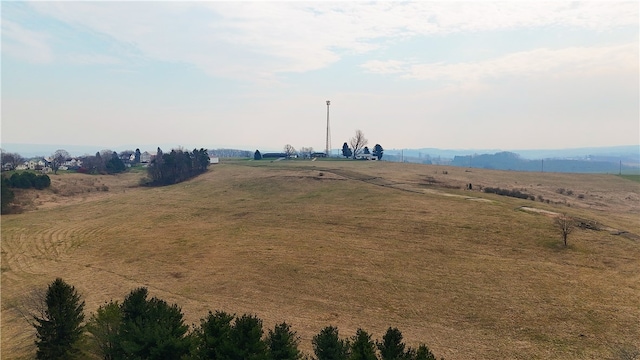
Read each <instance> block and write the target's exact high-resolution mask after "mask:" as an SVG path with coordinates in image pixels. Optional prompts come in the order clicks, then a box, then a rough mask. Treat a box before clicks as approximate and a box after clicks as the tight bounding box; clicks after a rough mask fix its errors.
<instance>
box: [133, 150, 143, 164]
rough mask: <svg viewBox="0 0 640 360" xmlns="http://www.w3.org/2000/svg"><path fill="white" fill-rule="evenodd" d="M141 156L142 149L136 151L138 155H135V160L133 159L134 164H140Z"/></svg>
mask: <svg viewBox="0 0 640 360" xmlns="http://www.w3.org/2000/svg"><path fill="white" fill-rule="evenodd" d="M140 156H142V153H141V152H140V149H136V153H135V155H134V158H133V163H134V164H140Z"/></svg>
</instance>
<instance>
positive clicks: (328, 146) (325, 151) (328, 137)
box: [324, 100, 331, 157]
mask: <svg viewBox="0 0 640 360" xmlns="http://www.w3.org/2000/svg"><path fill="white" fill-rule="evenodd" d="M329 105H331V101H329V100H327V142H326V144H325V148H324V153H325V154H327V157H329V156H330V155H331V154H330V151H331V127H330V126H329Z"/></svg>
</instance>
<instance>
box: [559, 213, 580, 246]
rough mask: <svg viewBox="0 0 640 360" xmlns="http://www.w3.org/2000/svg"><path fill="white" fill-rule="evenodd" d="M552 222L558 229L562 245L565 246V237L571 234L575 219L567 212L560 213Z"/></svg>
mask: <svg viewBox="0 0 640 360" xmlns="http://www.w3.org/2000/svg"><path fill="white" fill-rule="evenodd" d="M554 224H555V226H556V228H557V229H558V230H559V231H560V234H561V235H562V240H563V241H564V246H567V237H568V236H569V234H571V232H572V231H573V229H574V228H575V226H576V223H575V221H574V220H573V218H572V217H570V216H568V215H567V214H561V215H558V216H557V217H556V218H555V220H554Z"/></svg>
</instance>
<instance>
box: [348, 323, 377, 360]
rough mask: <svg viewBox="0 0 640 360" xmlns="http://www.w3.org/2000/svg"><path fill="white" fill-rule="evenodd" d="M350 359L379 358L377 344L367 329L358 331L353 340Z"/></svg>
mask: <svg viewBox="0 0 640 360" xmlns="http://www.w3.org/2000/svg"><path fill="white" fill-rule="evenodd" d="M349 360H377V357H376V345H375V344H374V342H373V340H371V335H369V334H368V333H367V332H366V331H364V330H362V329H358V330H357V331H356V335H355V336H354V337H353V338H352V340H351V354H350V355H349Z"/></svg>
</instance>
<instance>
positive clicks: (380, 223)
mask: <svg viewBox="0 0 640 360" xmlns="http://www.w3.org/2000/svg"><path fill="white" fill-rule="evenodd" d="M141 176H142V174H135V173H128V174H123V175H119V176H100V177H96V176H90V175H82V174H61V175H58V176H52V188H51V189H50V190H45V191H44V192H40V193H35V192H32V193H29V194H23V195H25V196H29V197H28V199H29V200H28V201H25V203H24V204H23V205H24V207H25V209H28V210H29V211H26V212H24V213H22V214H17V215H4V216H2V229H1V231H2V275H1V281H2V294H1V300H2V319H1V322H2V324H1V330H2V332H1V336H2V338H1V341H2V343H1V345H2V346H1V349H2V350H1V351H2V356H3V358H7V359H9V358H11V359H13V358H30V356H32V354H33V352H34V347H33V339H34V338H33V336H34V335H33V330H32V329H30V327H29V325H28V324H27V323H26V321H25V320H24V319H23V318H21V311H22V310H23V309H24V308H25V306H27V305H28V302H29V299H30V298H31V295H32V294H34V291H37V290H38V289H42V288H43V287H45V286H46V285H47V284H48V283H49V282H51V281H52V280H53V279H54V278H55V277H62V278H63V279H64V280H65V281H67V282H68V283H70V284H72V285H74V286H75V287H76V288H77V289H78V290H79V292H80V293H81V294H82V296H83V299H85V300H86V303H87V306H86V309H87V316H88V315H89V313H90V312H91V311H95V309H96V308H97V307H98V306H99V305H101V304H103V303H104V302H105V301H108V300H110V299H114V300H115V299H120V300H121V299H122V298H123V297H124V296H125V295H126V294H127V293H128V292H129V291H130V290H132V289H133V288H135V287H139V286H146V287H148V288H149V291H150V293H151V295H153V296H158V297H160V298H162V299H164V300H167V301H168V302H171V303H177V304H178V305H180V306H181V307H182V310H183V312H184V313H185V317H186V318H187V320H188V321H189V323H197V322H198V321H199V319H200V318H202V317H204V316H205V315H206V313H207V311H208V310H216V309H219V310H224V311H227V312H232V313H237V314H242V313H253V314H257V315H258V316H260V317H261V318H262V319H264V321H265V327H267V328H269V327H272V326H273V325H274V324H275V323H276V322H281V321H286V322H288V323H290V324H291V325H292V327H293V329H294V330H296V331H297V332H298V334H299V335H300V337H301V348H302V349H303V350H304V351H305V352H307V353H310V349H311V338H312V337H313V335H315V334H316V333H317V332H318V331H319V330H320V329H321V328H323V327H324V326H327V325H335V326H338V327H339V329H340V333H341V334H342V335H343V336H351V335H353V334H354V333H355V330H356V329H357V328H358V327H362V328H364V329H366V330H367V331H369V332H370V333H373V335H374V337H376V338H380V337H381V336H382V334H383V333H384V331H385V330H386V328H387V327H388V326H396V327H398V328H399V329H400V330H402V332H403V334H404V335H405V340H406V342H407V343H408V344H409V345H411V346H417V345H418V344H419V343H420V342H424V343H426V344H427V345H428V346H429V347H430V348H431V349H432V350H433V351H434V353H435V354H436V355H437V356H438V357H441V356H442V357H445V358H446V359H495V358H501V359H543V358H544V359H547V358H554V359H576V358H620V356H622V355H620V354H623V353H624V351H627V350H628V349H640V237H639V236H638V234H640V222H639V221H638V219H639V216H640V183H638V182H634V181H632V180H629V179H626V178H622V177H618V176H614V175H593V174H557V173H544V174H541V173H519V172H509V171H492V170H481V169H472V170H470V169H465V168H455V167H451V166H431V165H417V164H402V163H390V162H353V161H322V160H318V161H313V162H312V161H301V160H299V161H279V162H269V161H244V160H243V161H226V162H225V161H223V162H222V163H221V164H220V165H218V166H215V167H213V168H212V169H211V170H210V171H208V172H207V173H206V174H204V175H201V176H199V177H198V178H195V179H193V180H191V181H188V182H185V183H180V184H176V185H172V186H168V187H162V188H141V187H138V186H137V183H138V179H139V177H141ZM468 184H472V190H464V189H465V188H466V187H468ZM105 186H106V189H108V191H104V189H105ZM486 187H499V188H505V189H518V190H520V191H522V192H526V193H528V194H531V195H532V196H533V197H534V198H535V199H536V200H533V201H532V200H522V199H516V198H511V197H505V196H499V195H495V194H487V193H484V192H482V191H480V190H481V189H482V188H486ZM100 189H102V190H100ZM560 190H562V191H560ZM26 198H27V197H25V199H26ZM554 213H567V214H568V215H571V216H573V217H576V218H579V219H581V221H583V223H585V224H592V225H593V226H591V228H581V229H578V230H576V231H575V232H574V233H572V234H571V235H570V237H569V246H568V247H567V248H565V247H564V246H563V245H562V243H561V239H560V235H559V233H558V232H557V230H556V229H555V228H554V227H553V219H552V214H554Z"/></svg>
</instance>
